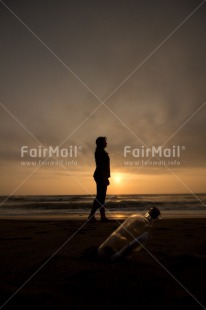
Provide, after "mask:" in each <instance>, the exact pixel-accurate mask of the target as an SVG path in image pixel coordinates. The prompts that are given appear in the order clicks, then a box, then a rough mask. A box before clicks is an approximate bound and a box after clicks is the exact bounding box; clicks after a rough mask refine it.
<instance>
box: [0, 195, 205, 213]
mask: <svg viewBox="0 0 206 310" xmlns="http://www.w3.org/2000/svg"><path fill="white" fill-rule="evenodd" d="M93 200H94V197H93V196H91V195H55V196H52V195H47V196H41V195H40V196H39V195H34V196H31V195H27V196H9V197H8V196H0V217H1V218H4V217H7V218H8V217H9V218H15V217H18V218H19V217H24V218H25V217H29V218H32V217H34V218H35V217H36V216H38V217H42V218H44V217H46V218H49V217H51V218H55V217H58V218H66V217H67V216H71V215H74V214H76V215H79V216H81V215H86V216H87V214H89V212H90V209H91V206H92V203H93ZM105 207H106V210H107V214H108V216H110V215H111V216H114V217H115V216H117V215H122V216H123V217H124V216H129V215H131V214H137V213H141V214H144V213H146V212H147V211H148V210H149V209H150V208H151V207H157V208H158V209H159V210H160V211H161V214H162V216H163V217H166V218H167V217H174V216H175V217H194V218H195V217H206V194H205V193H204V194H167V195H166V194H159V195H157V194H155V195H152V194H150V195H140V194H138V195H110V196H109V195H108V196H107V199H106V205H105Z"/></svg>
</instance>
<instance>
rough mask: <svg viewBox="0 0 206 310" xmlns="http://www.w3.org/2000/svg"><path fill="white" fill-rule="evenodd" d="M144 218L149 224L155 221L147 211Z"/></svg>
mask: <svg viewBox="0 0 206 310" xmlns="http://www.w3.org/2000/svg"><path fill="white" fill-rule="evenodd" d="M145 218H146V219H147V220H148V222H149V224H150V225H152V224H153V223H154V221H155V219H153V218H152V217H151V215H150V214H149V212H147V213H146V214H145Z"/></svg>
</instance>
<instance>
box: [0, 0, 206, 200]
mask: <svg viewBox="0 0 206 310" xmlns="http://www.w3.org/2000/svg"><path fill="white" fill-rule="evenodd" d="M0 29H1V58H0V68H1V83H0V89H1V98H0V102H1V103H0V137H1V138H0V169H1V179H0V195H34V194H37V195H40V194H41V195H47V194H51V195H53V194H55V195H62V194H64V195H67V194H94V192H95V190H96V189H95V183H94V180H93V172H94V169H95V162H94V151H95V140H96V138H97V137H98V136H106V137H107V141H108V146H107V149H106V150H107V152H108V153H109V156H110V161H111V179H110V186H109V187H108V193H110V194H127V193H134V194H144V193H202V192H205V188H206V165H205V155H206V144H205V136H206V122H205V119H206V88H205V81H206V70H205V69H206V60H205V55H206V40H205V29H206V3H205V1H199V0H187V1H183V0H180V1H177V0H174V1H167V0H164V1H163V0H155V1H151V0H150V1H148V0H146V1H139V0H136V1H133V0H129V1H121V0H119V1H112V0H110V1H105V0H104V1H70V0H67V1H66V0H60V1H54V0H49V1H47V0H44V1H40V0H36V1H30V0H27V1H26V0H19V1H14V0H5V1H4V2H2V1H0ZM23 146H25V147H26V148H27V150H28V152H27V153H24V157H21V149H22V147H23ZM50 146H51V147H53V148H55V147H58V146H59V149H60V150H61V149H64V150H65V149H71V147H73V148H74V147H75V146H76V147H77V157H74V156H73V157H69V156H68V157H63V156H60V157H58V158H56V157H55V156H53V157H51V158H48V159H47V158H42V157H41V156H38V158H36V157H35V158H34V157H32V156H31V154H30V150H31V149H35V150H39V149H40V148H47V149H48V148H49V147H50ZM126 146H128V147H129V150H130V153H127V156H126V157H125V156H124V148H125V147H126ZM159 146H162V148H163V149H165V148H167V149H170V150H171V149H174V148H177V147H178V146H179V147H180V157H178V156H174V157H172V156H170V157H164V156H163V157H161V158H160V157H158V156H159V154H158V156H156V157H152V158H145V157H144V156H139V157H135V156H133V154H135V151H134V153H133V154H132V150H133V149H138V150H142V149H143V148H145V149H146V148H147V149H148V148H149V149H152V148H154V147H156V148H157V147H159ZM168 152H169V151H168ZM136 153H137V151H136ZM73 155H74V154H73ZM54 157H55V158H54ZM39 160H40V161H41V165H40V164H38V163H39ZM44 160H45V162H44V163H42V162H43V161H44ZM146 160H148V164H147V165H146V163H145V161H146ZM51 161H53V164H52V163H51ZM49 163H50V164H49ZM143 163H144V164H143Z"/></svg>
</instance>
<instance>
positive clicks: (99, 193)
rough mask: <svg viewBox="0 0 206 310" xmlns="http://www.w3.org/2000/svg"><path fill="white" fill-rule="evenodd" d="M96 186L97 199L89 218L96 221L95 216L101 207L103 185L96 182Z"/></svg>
mask: <svg viewBox="0 0 206 310" xmlns="http://www.w3.org/2000/svg"><path fill="white" fill-rule="evenodd" d="M96 186H97V194H96V198H95V199H94V201H93V205H92V210H91V212H90V215H89V218H92V219H94V220H95V216H94V215H95V213H96V211H97V209H98V208H100V207H101V184H100V182H96Z"/></svg>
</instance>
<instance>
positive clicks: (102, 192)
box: [97, 183, 107, 221]
mask: <svg viewBox="0 0 206 310" xmlns="http://www.w3.org/2000/svg"><path fill="white" fill-rule="evenodd" d="M106 193H107V185H106V184H105V183H101V184H99V189H98V197H97V200H98V202H99V205H100V209H99V211H100V215H101V221H105V220H107V218H106V216H105V207H104V205H105V199H106Z"/></svg>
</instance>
